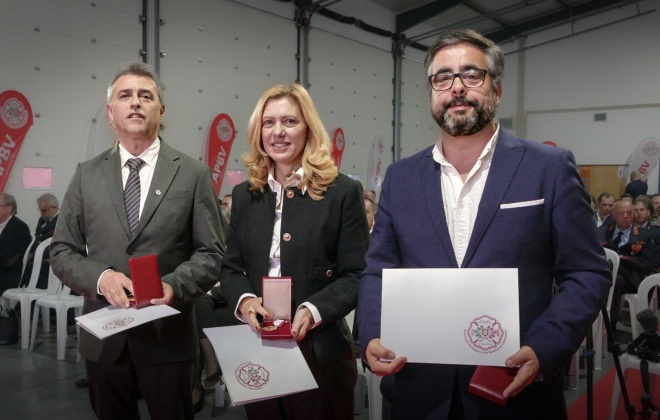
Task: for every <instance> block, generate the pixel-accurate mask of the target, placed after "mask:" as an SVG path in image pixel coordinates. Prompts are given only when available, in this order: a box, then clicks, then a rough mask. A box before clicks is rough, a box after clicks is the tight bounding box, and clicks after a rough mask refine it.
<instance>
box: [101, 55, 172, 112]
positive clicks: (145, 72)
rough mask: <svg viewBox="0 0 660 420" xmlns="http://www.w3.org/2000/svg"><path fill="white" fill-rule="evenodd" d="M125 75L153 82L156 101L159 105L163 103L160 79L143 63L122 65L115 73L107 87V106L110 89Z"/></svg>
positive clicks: (109, 98)
mask: <svg viewBox="0 0 660 420" xmlns="http://www.w3.org/2000/svg"><path fill="white" fill-rule="evenodd" d="M127 74H131V75H133V76H142V77H148V78H150V79H151V80H153V81H154V83H156V93H157V94H158V100H159V101H160V103H161V105H162V104H164V103H165V101H164V98H163V85H162V83H160V77H158V74H156V72H155V71H154V69H153V68H152V67H151V66H150V65H148V64H144V63H128V64H122V66H121V68H120V69H119V71H118V72H117V73H115V76H114V77H113V78H112V82H110V86H108V96H107V98H106V101H107V103H108V104H109V103H110V100H111V99H112V89H114V87H115V82H116V81H117V79H119V78H120V77H122V76H126V75H127Z"/></svg>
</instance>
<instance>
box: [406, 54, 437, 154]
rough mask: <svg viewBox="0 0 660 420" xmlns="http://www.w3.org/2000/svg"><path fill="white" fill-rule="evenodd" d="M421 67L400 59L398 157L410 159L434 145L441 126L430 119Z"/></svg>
mask: <svg viewBox="0 0 660 420" xmlns="http://www.w3.org/2000/svg"><path fill="white" fill-rule="evenodd" d="M425 75H426V71H425V70H424V64H423V63H420V62H418V61H415V60H405V59H404V60H403V63H402V83H403V84H402V91H401V101H402V102H403V105H402V107H401V123H402V126H401V157H402V158H404V157H408V156H412V155H414V154H415V153H417V152H419V151H420V150H423V149H425V148H427V147H429V146H431V145H433V144H434V143H435V141H436V140H437V139H438V137H440V127H438V124H437V123H436V122H435V120H434V119H433V117H432V116H431V105H430V99H429V89H430V87H427V86H428V82H427V81H426V78H425Z"/></svg>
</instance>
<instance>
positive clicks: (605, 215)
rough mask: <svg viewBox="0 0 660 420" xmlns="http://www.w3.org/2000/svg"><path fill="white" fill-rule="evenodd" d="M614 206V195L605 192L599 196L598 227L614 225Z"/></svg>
mask: <svg viewBox="0 0 660 420" xmlns="http://www.w3.org/2000/svg"><path fill="white" fill-rule="evenodd" d="M613 206H614V194H612V193H608V192H604V193H602V194H601V195H599V196H598V211H597V212H596V226H598V227H600V226H602V225H608V224H610V223H612V216H610V214H611V213H612V207H613Z"/></svg>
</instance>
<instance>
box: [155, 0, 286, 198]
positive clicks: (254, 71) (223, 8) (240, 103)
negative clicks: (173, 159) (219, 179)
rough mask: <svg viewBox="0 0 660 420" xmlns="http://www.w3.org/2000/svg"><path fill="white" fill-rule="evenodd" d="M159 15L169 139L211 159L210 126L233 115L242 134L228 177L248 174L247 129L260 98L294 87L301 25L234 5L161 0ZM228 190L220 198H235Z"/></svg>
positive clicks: (201, 0) (203, 0)
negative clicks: (241, 172)
mask: <svg viewBox="0 0 660 420" xmlns="http://www.w3.org/2000/svg"><path fill="white" fill-rule="evenodd" d="M160 14H161V18H162V19H163V20H165V24H164V25H163V26H161V34H160V35H161V36H160V48H161V50H162V51H163V52H164V53H165V54H166V56H165V57H164V58H162V59H161V61H160V70H161V78H162V81H163V83H164V84H165V87H166V90H165V102H166V107H165V116H164V118H163V123H164V124H165V129H164V130H163V132H162V135H163V138H164V139H165V140H166V141H168V142H169V143H170V144H172V145H173V146H174V147H176V148H178V149H179V150H181V151H183V152H185V153H187V154H189V155H190V156H193V157H195V158H202V159H206V145H207V138H208V134H209V126H210V124H211V123H212V121H213V119H214V118H215V117H216V115H218V114H220V113H226V114H228V115H229V116H230V117H231V118H232V119H233V121H234V125H235V127H236V130H237V135H236V139H235V140H234V145H233V147H232V151H231V155H230V159H229V162H228V165H227V170H243V169H244V168H245V167H244V165H243V161H242V160H241V159H240V156H241V154H242V153H243V152H244V151H245V150H247V141H246V138H245V132H246V128H247V122H248V119H249V117H250V115H251V114H252V111H253V110H254V107H255V105H256V103H257V100H258V98H259V96H260V95H261V94H262V93H263V92H264V91H265V90H266V89H268V88H269V87H271V86H272V85H274V84H276V83H292V82H294V81H295V78H296V60H295V53H296V29H295V25H294V24H293V23H292V22H291V21H289V20H286V19H283V18H280V17H277V16H274V15H272V14H269V13H266V12H262V11H259V10H256V9H254V8H251V7H248V6H244V5H240V4H236V3H234V2H231V1H227V0H220V1H217V0H215V1H212V0H194V1H187V2H181V1H177V0H161V11H160ZM255 28H258V30H255ZM225 179H226V178H225ZM223 184H224V185H223V186H222V189H221V192H220V194H221V195H224V194H227V193H230V192H231V187H229V186H227V185H226V181H225V182H224V183H223Z"/></svg>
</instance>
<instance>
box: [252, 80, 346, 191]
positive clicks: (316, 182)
mask: <svg viewBox="0 0 660 420" xmlns="http://www.w3.org/2000/svg"><path fill="white" fill-rule="evenodd" d="M280 98H289V99H291V100H292V101H293V102H295V103H296V104H297V105H298V107H299V108H300V112H301V113H302V116H303V120H304V121H303V122H304V123H305V124H306V125H307V142H306V144H305V149H304V150H303V156H302V168H303V171H304V173H305V176H304V177H303V179H302V181H301V182H300V184H298V188H301V189H302V188H303V187H305V188H307V193H308V194H309V195H310V197H312V198H313V199H314V200H321V199H322V198H323V193H324V192H325V191H326V190H327V189H328V187H329V186H330V184H332V183H333V182H334V180H335V179H336V178H337V174H338V173H339V171H338V169H337V166H335V163H334V161H333V160H332V156H331V155H330V149H331V143H330V137H329V136H328V133H327V132H326V131H325V127H323V123H322V122H321V118H320V117H319V114H318V112H317V111H316V108H315V107H314V102H312V98H311V96H309V93H308V92H307V90H305V88H303V87H302V86H300V85H299V84H295V83H294V84H288V85H287V84H279V85H275V86H273V87H272V88H270V89H268V90H267V91H266V92H265V93H264V94H263V95H261V98H259V101H258V102H257V106H256V107H255V109H254V112H252V116H251V117H250V121H249V122H248V129H247V138H248V143H249V145H250V150H249V151H247V152H245V153H243V162H245V165H246V166H247V168H248V179H249V181H250V190H251V191H261V192H263V191H264V187H265V185H266V184H267V183H268V172H269V171H270V168H271V167H273V166H274V162H273V160H272V159H271V158H270V156H268V153H266V150H265V149H264V146H263V143H262V138H261V132H262V120H263V115H264V109H265V108H266V103H267V102H268V101H269V100H271V99H280Z"/></svg>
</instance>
